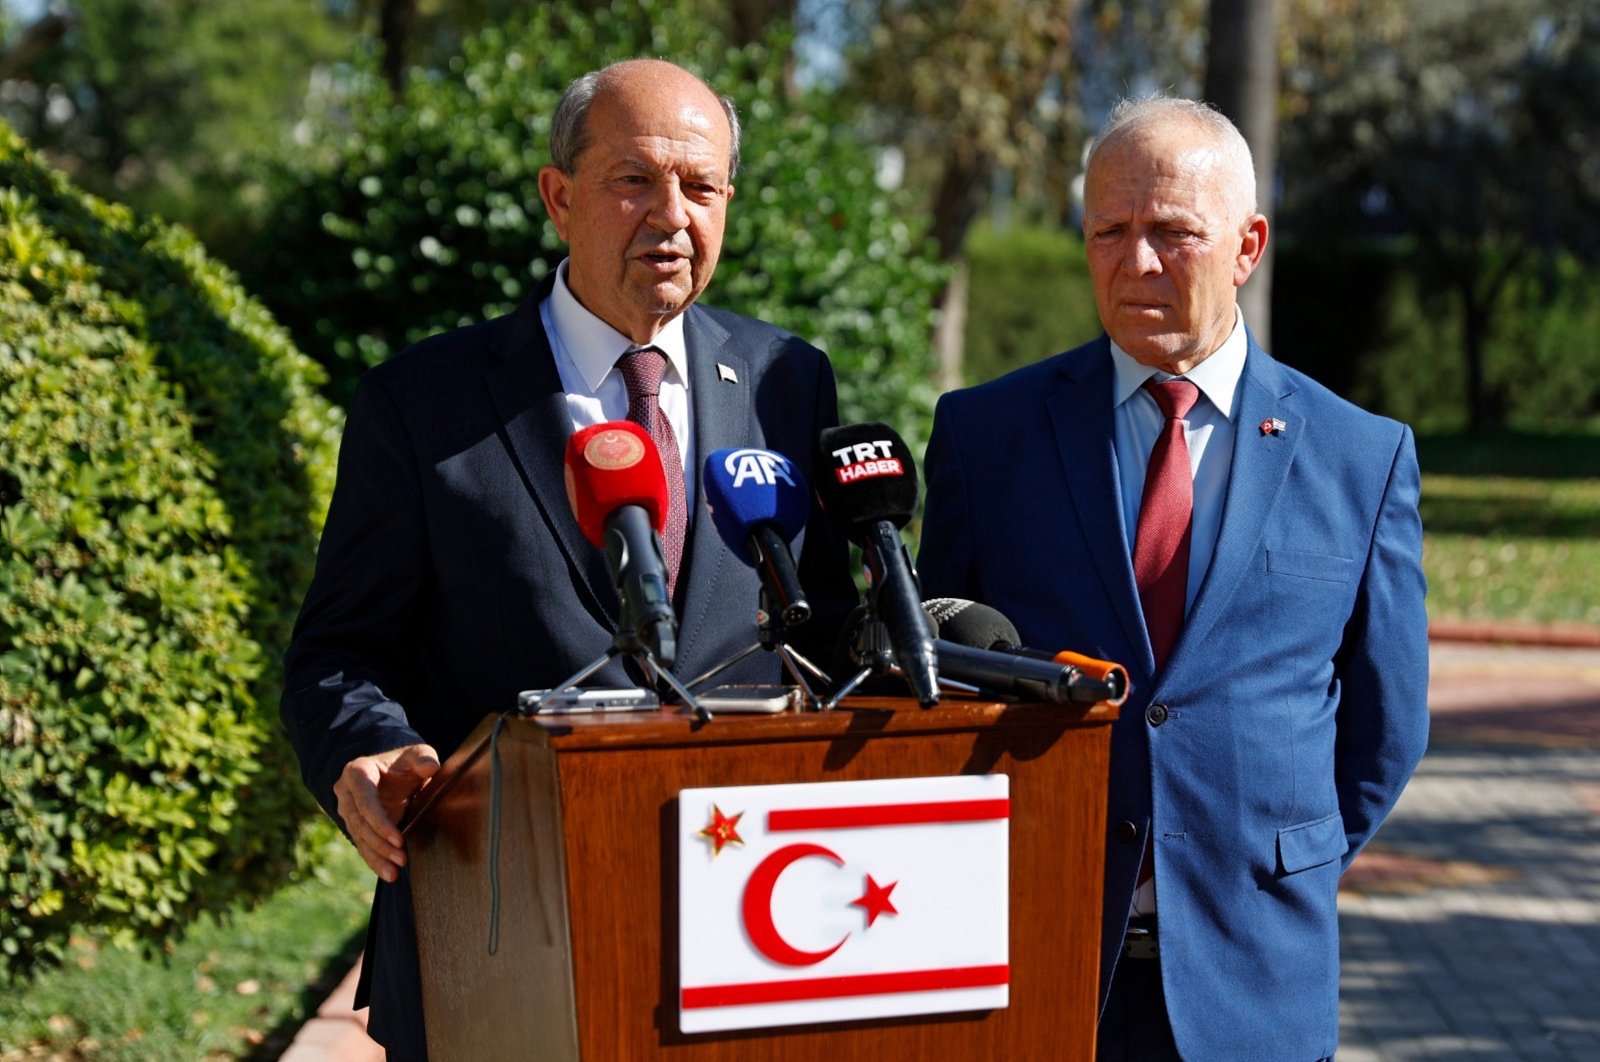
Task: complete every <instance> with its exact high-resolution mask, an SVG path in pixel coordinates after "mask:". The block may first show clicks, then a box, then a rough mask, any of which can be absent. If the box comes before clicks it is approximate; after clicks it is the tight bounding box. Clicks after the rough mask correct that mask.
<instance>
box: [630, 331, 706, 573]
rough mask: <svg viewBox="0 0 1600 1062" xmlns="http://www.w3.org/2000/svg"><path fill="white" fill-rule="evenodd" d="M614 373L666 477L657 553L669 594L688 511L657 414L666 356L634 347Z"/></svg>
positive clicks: (678, 468)
mask: <svg viewBox="0 0 1600 1062" xmlns="http://www.w3.org/2000/svg"><path fill="white" fill-rule="evenodd" d="M617 371H618V372H620V373H622V382H623V384H625V385H626V386H627V388H628V419H629V420H631V421H633V422H634V423H635V424H637V425H639V426H640V427H641V428H643V429H644V430H645V431H647V432H649V433H650V439H651V441H652V442H654V443H655V444H656V450H658V451H659V452H660V454H661V465H662V471H663V472H665V473H666V476H667V525H666V528H665V529H664V530H663V531H662V532H661V550H662V552H663V553H665V554H666V559H667V592H668V593H672V592H674V591H675V590H676V588H677V583H678V562H679V561H681V560H682V559H683V541H684V537H685V533H686V530H687V527H688V521H689V507H688V504H687V502H686V501H685V500H684V484H683V457H682V455H681V454H679V452H678V437H677V436H676V435H674V434H673V432H672V424H671V423H670V422H669V421H668V420H667V415H666V414H665V413H664V412H662V410H661V378H662V377H663V376H665V375H666V373H667V356H666V355H665V354H663V353H661V351H660V350H659V349H657V348H656V347H634V348H633V349H632V350H629V351H628V352H627V353H625V354H623V355H622V357H620V358H618V359H617Z"/></svg>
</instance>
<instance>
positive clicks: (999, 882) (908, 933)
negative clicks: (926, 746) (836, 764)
mask: <svg viewBox="0 0 1600 1062" xmlns="http://www.w3.org/2000/svg"><path fill="white" fill-rule="evenodd" d="M1010 781H1011V780H1010V778H1008V777H1007V776H1005V775H1003V774H999V775H983V776H961V777H956V778H904V779H885V780H879V781H866V782H823V783H816V784H806V785H763V786H730V787H722V788H716V789H685V790H682V791H681V792H680V793H679V794H678V867H679V882H678V885H679V888H678V934H679V935H678V943H679V948H678V953H679V975H680V977H679V985H680V986H681V996H680V1010H679V1016H680V1022H679V1024H680V1028H681V1029H682V1030H683V1031H684V1032H686V1033H694V1032H711V1031H715V1030H722V1029H750V1028H762V1027H770V1026H777V1025H796V1024H810V1023H816V1022H830V1021H850V1020H856V1019H864V1018H882V1017H890V1016H895V1015H907V1014H936V1013H943V1012H948V1011H961V1010H990V1009H994V1008H998V1007H1004V1006H1006V1005H1007V1002H1008V999H1009V987H1008V986H1009V983H1010V967H1009V941H1008V937H1007V932H1008V929H1007V926H1008V921H1009V919H1008V887H1009V837H1010V833H1009V823H1010V815H1011V800H1010ZM732 822H737V840H738V842H739V843H738V844H737V846H735V844H734V843H732V841H733V839H732V838H730V837H729V836H728V834H729V831H730V829H731V828H732V827H731V826H730V825H729V824H730V823H732Z"/></svg>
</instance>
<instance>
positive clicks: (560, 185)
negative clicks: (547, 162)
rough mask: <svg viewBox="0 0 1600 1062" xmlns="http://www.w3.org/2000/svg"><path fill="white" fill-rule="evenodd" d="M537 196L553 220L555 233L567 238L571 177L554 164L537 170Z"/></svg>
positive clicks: (570, 205) (570, 211)
mask: <svg viewBox="0 0 1600 1062" xmlns="http://www.w3.org/2000/svg"><path fill="white" fill-rule="evenodd" d="M539 198H540V199H543V200H544V208H545V210H546V211H548V212H549V214H550V220H551V221H553V222H555V226H556V235H558V236H560V237H561V238H562V239H563V240H565V239H566V238H567V218H568V216H569V215H570V214H571V213H572V178H571V177H570V176H569V175H568V174H566V173H563V172H562V171H561V170H560V169H558V168H556V167H555V166H544V167H541V168H540V170H539Z"/></svg>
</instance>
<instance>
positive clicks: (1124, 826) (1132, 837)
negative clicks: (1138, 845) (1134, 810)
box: [1117, 819, 1139, 844]
mask: <svg viewBox="0 0 1600 1062" xmlns="http://www.w3.org/2000/svg"><path fill="white" fill-rule="evenodd" d="M1138 839H1139V827H1137V826H1135V825H1134V824H1133V823H1131V822H1129V821H1128V820H1127V819H1123V820H1122V821H1121V822H1119V823H1117V840H1119V841H1121V842H1122V843H1123V844H1132V843H1133V842H1135V841H1137V840H1138Z"/></svg>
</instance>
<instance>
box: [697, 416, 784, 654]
mask: <svg viewBox="0 0 1600 1062" xmlns="http://www.w3.org/2000/svg"><path fill="white" fill-rule="evenodd" d="M700 484H701V487H702V488H703V489H704V490H705V494H706V505H707V506H708V507H709V508H710V510H711V522H712V523H713V524H714V525H715V526H716V528H717V534H718V535H720V536H721V537H722V541H723V542H724V543H726V544H727V547H728V549H730V550H732V551H733V554H734V556H736V557H738V558H739V559H741V560H743V561H744V562H745V563H746V564H748V565H750V566H751V567H753V568H754V569H755V570H756V572H757V573H758V574H759V575H760V576H761V587H762V589H763V590H765V591H766V603H767V604H768V606H769V610H770V611H771V613H772V614H774V615H776V617H777V618H778V619H779V620H780V621H781V622H782V623H783V624H784V625H786V626H791V627H792V626H795V625H796V624H800V623H804V622H805V621H806V620H808V619H810V618H811V605H810V603H809V602H807V601H806V594H805V589H804V588H803V587H802V586H801V585H800V575H799V573H798V572H797V571H796V570H795V566H794V553H793V551H792V550H791V549H790V548H789V543H790V542H792V541H793V540H794V537H795V536H796V535H798V534H799V533H800V531H801V529H802V528H804V527H805V526H806V517H807V516H809V515H810V513H811V495H810V493H809V492H808V491H807V490H806V481H805V478H804V477H803V476H801V475H800V470H799V469H797V468H795V467H794V463H793V462H792V461H790V460H789V459H788V458H787V457H784V456H783V455H782V454H776V453H773V452H772V451H771V450H757V449H754V448H750V447H745V448H743V449H729V450H717V451H715V452H714V453H711V454H707V455H706V461H705V470H704V474H703V475H702V476H701V477H700Z"/></svg>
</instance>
